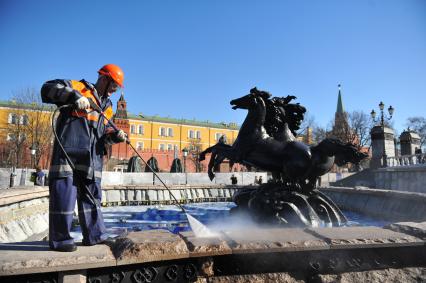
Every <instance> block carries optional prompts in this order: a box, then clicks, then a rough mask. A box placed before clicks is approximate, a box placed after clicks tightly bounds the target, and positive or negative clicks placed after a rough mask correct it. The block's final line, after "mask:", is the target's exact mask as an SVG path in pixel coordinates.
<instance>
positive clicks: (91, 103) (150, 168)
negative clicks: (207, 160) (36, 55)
mask: <svg viewBox="0 0 426 283" xmlns="http://www.w3.org/2000/svg"><path fill="white" fill-rule="evenodd" d="M89 103H90V107H91V108H92V109H93V110H95V111H96V112H98V113H99V114H100V115H101V116H102V117H103V118H104V119H105V120H106V121H107V122H108V124H110V125H111V127H112V128H113V129H114V130H115V131H117V132H118V131H119V129H118V128H117V126H115V124H114V123H113V122H112V121H111V120H109V119H108V118H107V117H106V116H105V114H104V112H103V111H102V109H101V108H100V107H99V106H98V105H96V104H95V103H94V102H93V100H91V99H89ZM126 143H127V144H128V145H129V146H130V147H131V148H132V149H133V151H134V152H135V153H136V154H137V156H138V157H139V158H140V159H141V160H142V161H143V163H145V166H147V167H148V168H149V170H151V172H152V173H153V174H154V176H155V177H157V179H158V180H159V181H160V182H161V184H163V186H164V187H165V188H166V189H167V191H168V192H169V194H170V195H171V196H172V197H173V199H174V200H175V202H176V205H177V206H178V207H179V208H180V209H182V211H183V212H184V213H187V212H186V210H185V208H184V207H183V206H182V205H181V204H180V203H179V201H178V200H177V198H176V197H175V196H174V195H173V193H172V191H171V190H170V189H169V187H167V185H166V184H165V183H164V182H163V180H161V178H160V177H159V176H158V175H157V173H155V171H154V169H152V167H151V166H149V164H148V163H147V162H146V161H145V160H144V159H143V158H142V156H141V155H140V154H139V152H138V151H137V150H136V148H134V146H133V145H132V144H131V143H130V140H129V139H128V138H126Z"/></svg>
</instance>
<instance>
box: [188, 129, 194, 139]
mask: <svg viewBox="0 0 426 283" xmlns="http://www.w3.org/2000/svg"><path fill="white" fill-rule="evenodd" d="M188 138H190V139H193V138H194V131H193V130H189V132H188Z"/></svg>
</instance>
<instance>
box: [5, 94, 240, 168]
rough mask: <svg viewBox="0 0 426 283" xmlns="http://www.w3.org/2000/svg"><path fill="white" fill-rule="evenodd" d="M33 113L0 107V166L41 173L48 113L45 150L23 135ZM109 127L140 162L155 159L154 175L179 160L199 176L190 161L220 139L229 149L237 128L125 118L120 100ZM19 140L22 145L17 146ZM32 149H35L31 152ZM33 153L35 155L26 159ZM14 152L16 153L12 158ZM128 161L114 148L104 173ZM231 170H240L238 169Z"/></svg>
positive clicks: (10, 105)
mask: <svg viewBox="0 0 426 283" xmlns="http://www.w3.org/2000/svg"><path fill="white" fill-rule="evenodd" d="M33 112H34V109H32V108H31V107H28V106H27V105H20V104H16V103H14V102H12V101H6V102H0V139H1V141H0V166H3V167H5V166H18V167H34V166H35V165H36V163H38V164H39V165H41V166H42V167H43V168H48V166H49V160H50V156H51V152H50V151H51V145H53V135H52V132H51V126H50V121H51V116H52V108H49V110H44V111H42V116H43V119H42V120H43V121H44V122H43V123H44V124H45V125H43V129H44V130H48V131H50V133H44V134H43V136H44V137H49V142H48V143H47V144H49V145H50V147H49V148H48V149H47V148H45V147H43V148H42V147H41V142H38V143H35V142H34V137H35V135H34V134H31V135H29V134H28V133H27V132H28V131H30V128H31V127H30V126H31V125H29V124H32V123H34V120H35V118H34V115H33V114H32V113H33ZM113 122H114V124H115V125H116V126H117V127H118V128H119V129H122V130H123V131H125V132H126V133H127V135H128V137H129V140H130V142H131V144H132V145H133V146H134V148H135V149H136V150H137V151H138V153H139V154H141V155H142V157H143V158H144V159H145V160H148V159H149V158H151V157H155V158H156V159H157V161H158V163H159V168H160V170H161V171H164V172H167V171H169V170H170V168H171V164H172V162H173V159H175V158H180V159H181V160H182V161H184V162H185V163H186V168H187V171H188V172H195V171H199V170H200V168H199V167H200V166H197V164H198V163H199V162H198V158H197V156H196V155H197V154H198V153H199V152H201V151H202V150H204V149H206V148H207V147H209V146H212V145H214V144H216V143H217V142H218V141H219V139H220V138H221V137H224V139H225V141H226V143H228V144H232V143H233V142H234V140H235V139H236V137H237V135H238V126H237V125H236V124H234V123H230V124H225V123H210V122H200V121H196V120H187V119H173V118H164V117H159V116H142V115H134V114H131V113H128V111H127V103H126V100H125V99H124V95H123V94H122V95H121V97H120V99H119V101H118V102H117V108H116V111H115V115H114V118H113ZM46 123H47V124H46ZM14 132H18V134H16V133H14ZM15 136H19V137H20V138H16V137H15ZM21 139H22V143H20V141H21ZM34 144H39V146H38V147H36V146H34ZM34 148H36V153H35V154H33V155H31V152H34ZM42 149H43V151H42ZM183 149H186V150H187V152H188V155H187V156H186V157H184V156H183ZM16 150H18V151H19V152H18V153H16V152H14V151H16ZM36 155H37V156H36ZM134 155H135V153H134V152H133V149H132V148H131V147H130V145H128V144H126V143H119V144H115V145H113V146H112V147H111V148H110V150H109V153H108V159H107V160H106V162H105V167H106V168H105V169H107V170H114V168H115V167H116V166H117V165H121V166H122V167H123V165H125V164H127V161H128V160H129V159H130V158H131V157H132V156H134ZM37 157H39V158H37ZM207 160H208V158H207ZM206 162H207V161H204V162H202V164H201V165H202V166H201V169H202V171H205V170H206V168H207V163H206ZM223 170H224V171H226V170H229V167H228V168H226V163H225V165H224V168H223ZM237 170H240V167H239V166H237Z"/></svg>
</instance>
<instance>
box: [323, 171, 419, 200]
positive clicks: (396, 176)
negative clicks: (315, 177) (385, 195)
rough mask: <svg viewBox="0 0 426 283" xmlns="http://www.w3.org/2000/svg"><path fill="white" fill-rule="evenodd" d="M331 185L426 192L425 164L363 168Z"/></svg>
mask: <svg viewBox="0 0 426 283" xmlns="http://www.w3.org/2000/svg"><path fill="white" fill-rule="evenodd" d="M331 185H332V186H341V187H354V186H368V187H370V188H377V189H386V190H394V191H408V192H418V193H426V165H424V164H419V165H413V166H396V167H386V168H380V169H376V170H371V169H367V170H363V171H361V172H359V173H357V174H354V175H352V176H350V177H348V178H345V179H342V180H340V181H336V182H334V183H331Z"/></svg>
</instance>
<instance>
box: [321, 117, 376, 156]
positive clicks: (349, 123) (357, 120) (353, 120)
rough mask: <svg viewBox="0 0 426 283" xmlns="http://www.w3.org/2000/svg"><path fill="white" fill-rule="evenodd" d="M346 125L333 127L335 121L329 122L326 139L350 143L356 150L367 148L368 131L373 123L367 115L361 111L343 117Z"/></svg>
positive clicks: (369, 139)
mask: <svg viewBox="0 0 426 283" xmlns="http://www.w3.org/2000/svg"><path fill="white" fill-rule="evenodd" d="M345 117H346V123H345V124H344V125H337V126H336V125H335V121H334V120H333V121H331V128H332V129H333V130H332V131H331V132H329V133H328V134H327V136H328V137H334V138H338V139H340V140H341V141H342V142H345V143H352V144H354V145H356V146H357V147H358V148H362V147H365V146H369V144H370V141H371V138H370V130H371V128H372V127H373V121H372V120H371V119H370V117H369V115H368V114H366V113H365V112H362V111H353V112H350V113H347V114H346V115H345Z"/></svg>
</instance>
